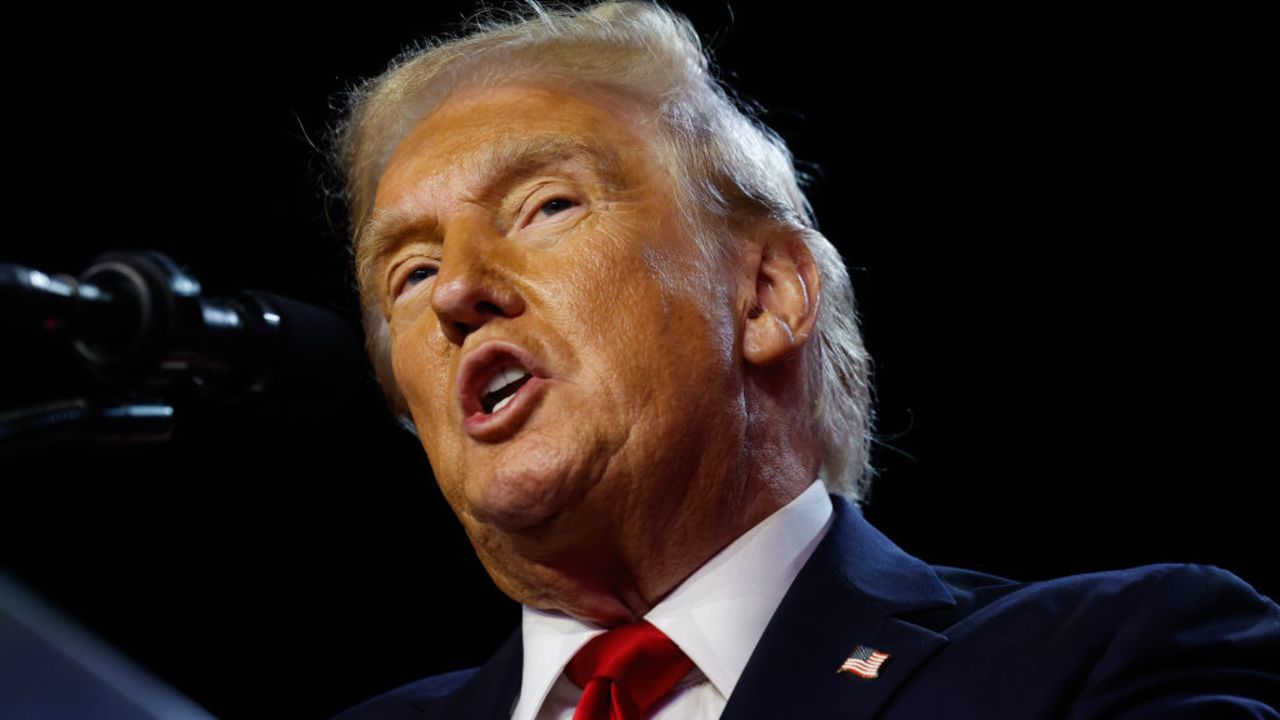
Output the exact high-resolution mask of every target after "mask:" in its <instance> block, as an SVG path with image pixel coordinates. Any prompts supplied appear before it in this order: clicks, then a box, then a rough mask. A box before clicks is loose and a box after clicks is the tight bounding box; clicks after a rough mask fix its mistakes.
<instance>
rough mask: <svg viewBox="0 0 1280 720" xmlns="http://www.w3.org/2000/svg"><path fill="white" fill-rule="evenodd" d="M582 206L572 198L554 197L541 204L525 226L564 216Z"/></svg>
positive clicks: (526, 221) (528, 218)
mask: <svg viewBox="0 0 1280 720" xmlns="http://www.w3.org/2000/svg"><path fill="white" fill-rule="evenodd" d="M535 202H536V201H535ZM580 204H581V203H579V202H578V201H577V200H574V199H573V198H571V197H565V196H564V195H555V196H552V197H550V198H549V199H547V200H545V201H543V202H542V203H541V204H539V205H536V209H534V211H533V214H531V215H529V216H528V217H527V219H526V220H525V221H524V224H525V225H534V224H536V223H539V222H542V221H544V220H550V219H552V218H555V217H556V216H557V215H562V214H564V213H565V212H567V211H569V210H572V209H574V208H575V207H578V205H580Z"/></svg>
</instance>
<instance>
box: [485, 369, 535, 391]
mask: <svg viewBox="0 0 1280 720" xmlns="http://www.w3.org/2000/svg"><path fill="white" fill-rule="evenodd" d="M528 374H529V373H527V372H525V371H524V368H520V367H515V366H512V367H505V368H503V369H501V370H499V371H498V372H497V373H496V374H494V376H493V377H491V378H489V384H488V385H485V386H484V392H482V393H480V395H481V396H484V395H488V394H489V393H491V392H497V391H498V390H501V389H502V388H504V387H506V386H508V385H510V384H511V383H513V382H516V381H517V380H519V379H520V378H522V377H524V376H525V375H528Z"/></svg>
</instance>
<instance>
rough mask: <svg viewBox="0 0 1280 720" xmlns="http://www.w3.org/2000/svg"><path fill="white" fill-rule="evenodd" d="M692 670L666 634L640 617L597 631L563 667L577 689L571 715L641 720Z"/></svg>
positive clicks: (589, 719) (593, 719)
mask: <svg viewBox="0 0 1280 720" xmlns="http://www.w3.org/2000/svg"><path fill="white" fill-rule="evenodd" d="M692 669H693V661H692V660H690V659H689V658H688V657H687V656H686V655H685V654H684V652H682V651H681V650H680V648H678V647H676V644H675V643H673V642H671V638H669V637H667V636H666V635H664V634H663V633H662V631H661V630H659V629H658V628H656V627H654V626H652V625H650V624H649V623H647V622H645V621H643V620H641V621H640V622H636V623H632V624H630V625H623V626H622V627H617V628H614V629H612V630H610V631H609V632H607V633H605V634H603V635H597V636H596V637H594V638H591V641H590V642H588V643H587V644H586V645H584V646H582V649H581V650H579V651H578V654H577V655H574V656H573V659H572V660H570V661H569V667H567V668H565V672H567V673H568V674H569V679H570V680H572V681H573V683H574V684H575V685H577V686H578V687H580V688H582V699H581V700H579V701H578V709H577V710H576V711H575V712H574V713H573V720H644V718H646V717H648V716H649V710H651V709H652V708H653V706H655V705H657V704H658V701H660V700H662V698H664V697H666V695H667V693H669V692H671V688H673V687H675V686H676V683H678V682H680V678H683V677H684V676H685V675H687V674H688V673H689V671H690V670H692Z"/></svg>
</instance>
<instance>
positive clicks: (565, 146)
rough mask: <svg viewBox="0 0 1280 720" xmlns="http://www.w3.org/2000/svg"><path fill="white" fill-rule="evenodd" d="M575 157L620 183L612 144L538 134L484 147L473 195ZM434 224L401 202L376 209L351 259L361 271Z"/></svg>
mask: <svg viewBox="0 0 1280 720" xmlns="http://www.w3.org/2000/svg"><path fill="white" fill-rule="evenodd" d="M580 157H581V158H586V160H587V161H588V163H589V165H590V167H591V170H592V171H593V172H594V173H595V175H596V176H597V177H598V178H599V179H600V180H602V181H603V182H604V183H605V184H606V185H607V186H609V187H618V186H621V185H622V181H623V178H624V172H623V164H622V158H621V157H620V156H619V155H618V153H617V152H616V151H615V150H614V149H613V148H611V147H608V146H605V145H601V144H598V143H593V142H589V141H586V140H584V139H582V138H580V137H576V136H572V135H541V136H535V137H531V138H516V139H511V140H508V141H505V142H499V143H497V144H494V145H491V146H488V147H487V148H486V149H485V150H484V151H483V154H481V155H480V157H479V158H478V159H476V160H475V168H476V170H475V173H474V177H479V178H481V179H482V186H481V190H480V192H479V193H477V195H478V196H479V197H489V196H491V195H493V194H494V193H495V192H497V191H499V190H502V189H505V188H508V187H510V186H511V185H514V184H515V183H517V182H519V181H520V180H523V179H525V178H527V177H529V176H531V175H534V174H536V173H537V172H539V171H540V170H543V169H544V168H546V167H548V166H551V165H554V164H556V163H559V162H563V161H565V160H571V159H576V158H580ZM435 226H436V220H435V219H434V218H423V217H416V216H415V215H414V214H413V213H410V212H407V211H405V210H404V209H402V208H400V207H392V208H386V209H382V210H378V209H375V210H374V211H373V212H372V213H371V214H370V216H369V219H368V220H366V221H365V223H364V224H363V226H362V227H361V228H360V231H359V232H358V233H357V234H356V264H357V266H358V267H359V269H360V271H361V274H362V275H363V272H364V271H365V270H366V269H368V268H369V267H370V266H372V265H373V264H374V263H376V262H377V261H378V260H379V259H381V258H382V257H384V256H385V255H386V254H387V253H389V252H390V251H391V250H392V249H394V248H395V247H397V246H398V245H399V244H400V243H401V242H402V241H403V240H404V239H405V238H406V237H407V236H409V235H416V234H421V233H423V232H425V231H428V230H430V229H432V228H434V227H435Z"/></svg>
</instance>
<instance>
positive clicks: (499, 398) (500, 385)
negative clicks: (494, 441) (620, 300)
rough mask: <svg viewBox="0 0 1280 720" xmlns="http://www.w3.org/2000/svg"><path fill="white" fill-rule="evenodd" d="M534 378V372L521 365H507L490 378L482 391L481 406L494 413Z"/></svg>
mask: <svg viewBox="0 0 1280 720" xmlns="http://www.w3.org/2000/svg"><path fill="white" fill-rule="evenodd" d="M531 379H533V374H532V373H530V372H529V371H528V370H525V369H524V368H523V367H521V366H519V365H507V366H506V367H503V368H502V369H500V370H498V372H496V373H494V374H493V377H491V378H489V382H487V383H485V386H484V389H483V390H482V391H481V392H480V407H481V409H483V410H484V412H485V414H486V415H492V414H494V413H496V412H498V411H499V410H501V409H502V408H504V407H506V406H507V403H510V402H511V398H513V397H515V395H516V393H517V392H519V391H520V388H522V387H524V384H525V383H527V382H529V381H530V380H531Z"/></svg>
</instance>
